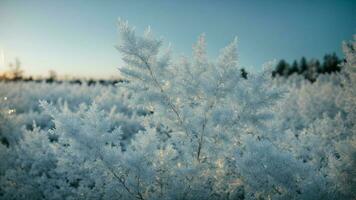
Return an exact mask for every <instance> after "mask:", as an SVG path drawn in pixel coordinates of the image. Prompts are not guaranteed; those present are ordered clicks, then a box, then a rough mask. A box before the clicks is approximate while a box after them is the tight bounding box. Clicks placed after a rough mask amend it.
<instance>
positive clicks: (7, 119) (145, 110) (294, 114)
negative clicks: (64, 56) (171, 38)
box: [0, 21, 356, 200]
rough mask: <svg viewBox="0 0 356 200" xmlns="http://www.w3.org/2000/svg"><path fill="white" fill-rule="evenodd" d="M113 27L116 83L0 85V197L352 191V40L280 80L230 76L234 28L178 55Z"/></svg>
mask: <svg viewBox="0 0 356 200" xmlns="http://www.w3.org/2000/svg"><path fill="white" fill-rule="evenodd" d="M119 28H120V36H121V43H120V44H119V45H118V49H119V51H120V52H121V55H122V57H123V60H124V61H125V66H123V67H122V68H120V71H121V73H122V74H123V75H124V76H125V77H126V78H127V79H128V82H127V83H123V84H121V85H120V87H119V89H118V88H116V87H101V86H98V87H96V86H95V87H88V86H73V85H44V84H39V85H35V84H34V83H33V84H34V85H33V84H32V83H31V84H29V85H26V84H21V83H16V84H15V83H14V85H7V84H13V83H1V84H0V98H1V99H0V106H1V107H0V131H1V135H0V136H1V137H2V138H6V140H3V141H2V142H1V143H0V160H1V162H0V199H140V200H148V199H353V198H354V197H355V193H354V190H353V188H355V176H354V174H355V167H354V166H355V144H356V143H355V139H356V138H355V130H356V128H355V124H356V123H355V116H356V114H355V111H356V109H355V108H356V104H355V102H356V101H355V96H356V95H355V94H356V92H355V87H354V85H355V82H356V81H355V74H356V73H355V70H354V69H355V59H354V58H355V43H353V44H352V45H350V44H348V45H346V44H345V52H346V55H347V59H346V60H347V62H346V63H345V64H344V65H345V67H344V68H343V71H342V73H340V74H339V75H325V76H324V75H322V76H319V77H318V80H316V82H315V83H314V84H313V85H311V84H310V83H307V82H300V81H296V82H294V83H293V81H292V82H291V83H289V84H286V86H281V85H279V84H275V82H274V81H273V80H272V79H271V70H270V68H268V67H267V68H266V69H264V70H263V71H262V72H261V73H255V74H253V73H249V76H248V79H244V78H241V76H240V69H239V65H238V57H237V54H236V39H235V40H234V41H233V42H232V43H231V44H230V45H228V46H227V47H226V48H224V49H223V50H222V51H221V53H220V56H219V57H218V59H217V60H215V61H213V60H210V59H208V58H207V55H206V52H205V37H204V36H200V37H199V39H198V42H197V44H196V45H194V47H193V57H192V58H182V59H180V60H178V61H177V59H175V58H171V55H170V51H169V50H168V51H163V50H162V45H163V43H162V41H160V40H157V39H155V38H154V37H153V36H152V33H151V31H150V30H148V31H146V32H145V34H144V36H137V35H136V34H135V31H134V29H133V28H131V27H129V26H128V24H127V22H123V21H120V23H119ZM295 83H297V84H295ZM9 86H11V87H12V88H16V90H8V88H9ZM34 86H38V87H37V88H36V87H34ZM126 89H128V90H126ZM5 97H6V98H5ZM39 99H43V100H42V101H41V103H40V104H38V103H37V102H38V100H39ZM61 99H62V100H61Z"/></svg>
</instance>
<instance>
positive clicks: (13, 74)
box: [0, 58, 125, 86]
mask: <svg viewBox="0 0 356 200" xmlns="http://www.w3.org/2000/svg"><path fill="white" fill-rule="evenodd" d="M23 74H24V71H23V70H22V67H21V62H20V60H19V59H18V58H16V59H15V62H14V63H10V64H9V68H8V70H6V71H5V72H3V73H2V74H0V81H3V82H37V83H43V82H44V83H48V84H52V83H55V84H61V83H70V84H77V85H82V84H87V85H89V86H91V85H96V84H99V85H115V84H116V83H119V82H124V81H125V80H122V79H115V80H113V79H99V80H97V79H88V80H85V79H78V78H71V79H68V80H63V79H60V78H58V76H57V73H56V72H55V71H53V70H50V71H49V73H48V76H47V77H41V78H33V77H32V76H28V77H25V76H24V75H23Z"/></svg>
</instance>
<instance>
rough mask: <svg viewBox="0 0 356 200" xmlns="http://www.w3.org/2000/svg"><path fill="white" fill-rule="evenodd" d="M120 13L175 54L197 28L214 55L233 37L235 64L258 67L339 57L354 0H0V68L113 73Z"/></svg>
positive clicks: (354, 23)
mask: <svg viewBox="0 0 356 200" xmlns="http://www.w3.org/2000/svg"><path fill="white" fill-rule="evenodd" d="M119 17H121V18H123V19H126V20H128V21H129V23H130V24H131V25H133V26H135V27H137V31H138V32H142V31H143V30H144V29H145V28H146V27H147V26H148V25H150V26H151V28H152V30H153V32H154V33H155V35H156V36H158V37H162V38H163V39H164V41H165V42H170V43H171V44H172V47H173V50H174V53H175V54H176V55H187V56H189V55H190V54H191V47H192V44H193V43H194V42H195V40H196V39H197V37H198V35H199V34H201V33H205V34H206V38H207V45H208V52H209V55H210V56H212V57H216V56H217V55H218V52H219V50H220V49H221V48H223V47H224V46H225V45H226V44H228V42H229V41H231V40H232V39H233V38H234V36H238V40H239V44H238V45H239V46H238V53H239V57H240V63H241V65H242V66H243V67H245V68H247V69H248V70H256V69H260V68H261V65H262V64H263V63H265V62H267V61H270V60H272V59H282V58H283V59H286V60H287V61H292V60H293V59H300V57H301V56H306V57H307V58H319V59H320V58H322V56H323V55H324V54H325V53H332V52H336V53H337V54H338V55H339V56H340V57H341V56H342V51H341V42H342V41H343V40H350V39H352V35H353V34H355V33H356V0H299V1H288V0H270V1H257V0H250V1H242V0H237V1H227V0H225V1H198V0H191V1H187V0H183V1H163V0H160V1H159V0H151V1H143V0H142V1H139V0H132V1H123V0H122V1H99V0H97V1H94V0H72V1H69V0H60V1H54V0H0V71H2V70H4V62H5V63H8V62H11V61H12V60H14V58H15V57H18V58H19V59H20V60H21V62H22V63H23V65H22V66H23V69H24V70H25V72H26V74H28V75H29V74H32V75H47V74H48V71H49V70H55V71H57V72H58V74H60V75H65V74H67V75H71V76H79V77H95V78H107V77H110V76H112V75H117V74H118V71H117V68H118V67H119V66H120V65H122V61H121V59H120V54H119V53H118V52H117V50H116V49H115V48H114V46H115V45H116V44H117V42H118V34H117V26H116V23H117V19H118V18H119Z"/></svg>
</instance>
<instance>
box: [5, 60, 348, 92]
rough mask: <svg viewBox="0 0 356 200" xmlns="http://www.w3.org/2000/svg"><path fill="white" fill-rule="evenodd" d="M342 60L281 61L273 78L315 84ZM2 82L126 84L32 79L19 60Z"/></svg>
mask: <svg viewBox="0 0 356 200" xmlns="http://www.w3.org/2000/svg"><path fill="white" fill-rule="evenodd" d="M341 63H342V60H341V59H339V58H338V57H337V55H336V54H335V53H333V54H326V55H325V56H324V58H323V61H322V63H321V62H320V61H319V60H317V59H310V60H307V59H306V58H305V57H302V58H301V59H300V61H299V62H298V61H297V60H294V61H293V63H292V64H290V63H288V62H286V61H285V60H283V59H282V60H280V61H279V62H278V64H277V65H276V67H275V69H274V70H273V71H272V77H286V78H287V77H289V76H291V75H293V74H297V75H301V76H303V77H304V78H305V79H307V80H309V81H311V82H314V81H315V80H316V79H317V77H318V75H319V74H325V73H329V74H330V73H336V72H339V71H340V70H341V67H340V64H341ZM240 76H241V77H243V78H244V79H247V78H248V72H247V71H246V70H245V69H244V68H241V70H240ZM0 81H5V82H10V81H11V82H17V81H23V82H45V83H57V84H61V83H63V82H66V83H70V84H79V85H81V84H87V85H89V86H90V85H96V84H100V85H115V84H116V83H119V82H125V81H126V80H124V79H117V80H108V79H100V80H95V79H89V80H83V79H75V78H73V79H70V80H60V79H58V77H57V74H56V72H55V71H53V70H51V71H49V75H48V77H46V78H36V79H34V78H32V77H31V76H30V77H24V76H23V70H22V69H21V63H20V61H19V60H18V59H16V60H15V63H14V64H11V63H10V65H9V70H8V71H6V72H5V73H4V74H2V75H1V74H0Z"/></svg>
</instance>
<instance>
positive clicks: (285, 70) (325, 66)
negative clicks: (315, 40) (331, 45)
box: [272, 53, 342, 82]
mask: <svg viewBox="0 0 356 200" xmlns="http://www.w3.org/2000/svg"><path fill="white" fill-rule="evenodd" d="M341 62H342V60H341V59H339V58H338V57H337V55H336V54H335V53H333V54H326V55H325V56H324V58H323V62H322V63H321V62H320V61H319V60H317V59H310V60H307V59H306V58H305V57H302V58H301V59H300V61H299V62H298V61H297V60H294V61H293V63H292V64H289V63H288V62H286V61H285V60H283V59H282V60H280V61H279V62H278V64H277V66H276V68H275V70H274V71H273V72H272V76H273V77H276V76H283V77H288V76H290V75H292V74H298V75H302V76H304V78H305V79H307V80H309V81H311V82H314V81H315V80H316V78H317V77H318V75H319V74H325V73H329V74H330V73H335V72H339V71H340V70H341V68H340V64H341Z"/></svg>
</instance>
